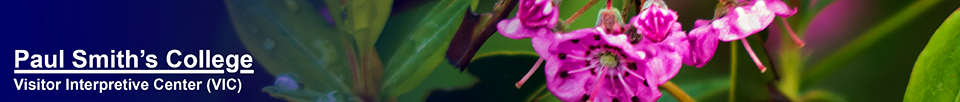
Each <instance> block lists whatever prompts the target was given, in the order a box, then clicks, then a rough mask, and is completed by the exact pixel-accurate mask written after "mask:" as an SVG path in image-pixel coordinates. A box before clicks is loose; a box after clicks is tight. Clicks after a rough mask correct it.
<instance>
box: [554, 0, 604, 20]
mask: <svg viewBox="0 0 960 102" xmlns="http://www.w3.org/2000/svg"><path fill="white" fill-rule="evenodd" d="M597 1H599V0H590V2H587V5H583V7H582V8H580V10H577V13H573V15H570V18H567V21H563V24H571V23H573V21H576V20H577V17H580V15H583V12H587V9H590V7H592V6H593V4H597Z"/></svg>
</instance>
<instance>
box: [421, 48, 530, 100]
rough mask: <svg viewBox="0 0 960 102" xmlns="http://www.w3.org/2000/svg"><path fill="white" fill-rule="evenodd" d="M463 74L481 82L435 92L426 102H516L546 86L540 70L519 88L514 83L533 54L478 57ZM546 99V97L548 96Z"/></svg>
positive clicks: (510, 53)
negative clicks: (462, 87) (477, 78)
mask: <svg viewBox="0 0 960 102" xmlns="http://www.w3.org/2000/svg"><path fill="white" fill-rule="evenodd" d="M476 58H477V59H474V60H473V62H471V63H472V64H470V66H469V67H470V69H467V70H466V73H470V74H473V75H476V76H477V77H479V78H480V82H479V83H477V84H476V85H473V87H470V88H469V89H461V90H440V91H434V92H433V93H431V94H430V96H429V97H428V98H427V101H439V102H519V101H525V100H527V99H529V97H531V95H543V94H541V93H543V92H542V91H544V90H540V89H541V88H540V86H543V85H545V84H546V77H545V75H544V73H543V68H542V67H541V68H539V69H538V70H537V72H536V73H534V74H533V75H531V77H530V79H528V80H527V82H526V83H524V84H523V86H522V87H521V88H520V89H517V88H516V87H515V86H514V84H515V83H516V82H517V81H520V79H521V78H522V77H523V76H524V75H525V74H526V73H527V72H528V71H530V67H532V66H533V64H534V63H535V62H536V61H537V59H539V58H540V57H538V56H536V54H534V53H527V52H497V53H491V54H484V55H478V56H477V57H476ZM548 97H549V96H548Z"/></svg>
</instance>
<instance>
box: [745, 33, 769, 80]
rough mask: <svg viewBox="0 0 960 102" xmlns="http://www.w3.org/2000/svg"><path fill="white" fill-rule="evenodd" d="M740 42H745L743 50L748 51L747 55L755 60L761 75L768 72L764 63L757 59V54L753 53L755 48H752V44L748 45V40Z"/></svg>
mask: <svg viewBox="0 0 960 102" xmlns="http://www.w3.org/2000/svg"><path fill="white" fill-rule="evenodd" d="M740 42H743V48H744V49H747V54H749V55H750V58H752V59H753V63H756V64H757V67H759V68H760V73H763V72H766V71H767V68H766V67H764V66H763V62H760V59H759V58H757V54H755V53H753V48H751V47H750V43H747V40H746V39H740Z"/></svg>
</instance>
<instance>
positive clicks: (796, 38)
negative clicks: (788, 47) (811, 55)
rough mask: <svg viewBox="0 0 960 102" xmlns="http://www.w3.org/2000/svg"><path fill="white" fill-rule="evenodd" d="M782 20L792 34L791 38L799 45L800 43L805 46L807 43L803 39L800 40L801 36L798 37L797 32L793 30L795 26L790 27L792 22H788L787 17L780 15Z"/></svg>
mask: <svg viewBox="0 0 960 102" xmlns="http://www.w3.org/2000/svg"><path fill="white" fill-rule="evenodd" d="M780 21H781V22H783V27H784V28H787V33H789V34H790V38H792V39H793V42H794V43H797V45H800V47H803V45H804V44H806V43H804V42H803V40H800V37H797V33H795V32H793V28H791V27H790V23H787V18H783V17H780Z"/></svg>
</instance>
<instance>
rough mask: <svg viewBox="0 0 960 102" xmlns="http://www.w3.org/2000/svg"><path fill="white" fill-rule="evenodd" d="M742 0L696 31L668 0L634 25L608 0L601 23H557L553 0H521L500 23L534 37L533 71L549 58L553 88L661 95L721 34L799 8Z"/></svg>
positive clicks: (586, 95)
mask: <svg viewBox="0 0 960 102" xmlns="http://www.w3.org/2000/svg"><path fill="white" fill-rule="evenodd" d="M740 1H741V2H751V3H747V4H742V5H738V6H736V7H732V8H730V9H729V10H731V11H730V12H731V13H730V14H727V15H725V16H724V17H721V18H718V19H715V20H713V21H706V20H701V21H698V22H697V24H696V25H695V26H696V28H695V29H694V30H692V31H691V34H690V35H687V34H686V32H685V31H683V30H681V26H682V25H681V24H680V23H679V22H677V19H678V17H679V16H678V15H677V12H676V11H673V10H671V9H669V8H668V7H667V5H666V3H664V2H663V1H662V0H647V1H646V2H645V3H644V4H643V6H642V9H641V11H640V13H638V14H637V15H636V16H634V17H633V18H631V19H630V21H629V22H628V23H627V25H625V24H624V22H623V20H622V18H620V12H619V11H618V10H617V9H616V8H613V7H612V6H610V5H611V0H607V8H605V9H603V10H601V11H600V13H599V15H598V16H599V17H598V20H597V25H596V27H593V28H585V29H579V30H574V31H570V32H560V31H556V30H553V27H554V26H555V24H556V23H557V16H558V13H557V8H556V5H553V3H552V2H553V1H551V0H520V3H519V10H518V12H517V17H515V18H509V19H506V20H503V21H500V23H499V24H497V29H498V31H499V32H500V33H501V34H502V35H503V36H505V37H508V38H512V39H523V38H531V39H532V40H531V42H532V46H533V48H534V50H536V52H537V54H539V55H540V56H541V57H540V58H541V60H540V61H538V62H537V64H536V65H535V66H534V67H533V68H532V69H531V73H533V72H534V71H533V70H536V68H537V67H538V66H539V65H540V63H542V62H543V61H546V65H545V66H546V67H545V70H544V71H545V73H546V77H547V88H548V89H549V90H550V91H551V92H553V95H554V96H556V97H557V98H559V99H560V100H563V101H603V102H609V101H613V102H617V101H630V102H640V101H643V102H647V101H656V100H657V99H659V98H660V96H661V93H660V91H659V90H658V89H657V87H658V86H660V85H662V84H664V83H666V82H667V81H668V80H670V79H671V78H673V77H674V76H675V75H676V74H677V73H678V72H679V71H680V68H681V66H682V65H683V64H686V65H691V66H696V67H702V66H703V65H705V64H706V63H707V62H709V60H710V58H711V57H712V56H713V54H714V51H715V50H716V46H717V43H718V41H733V40H739V39H743V38H745V37H746V36H749V35H751V34H753V33H756V32H759V31H761V30H763V29H764V28H766V26H768V25H769V24H770V22H772V20H773V17H774V15H777V16H790V15H792V14H793V13H794V12H796V11H794V10H789V9H788V8H787V7H786V5H785V4H784V3H783V2H782V1H779V0H755V1H743V0H740ZM758 64H759V63H758ZM761 69H762V65H761ZM531 73H528V75H527V76H526V77H524V78H523V79H522V80H521V81H520V82H518V83H517V87H518V88H519V87H520V86H521V85H522V83H523V82H524V81H525V80H526V79H527V77H529V75H530V74H531Z"/></svg>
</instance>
